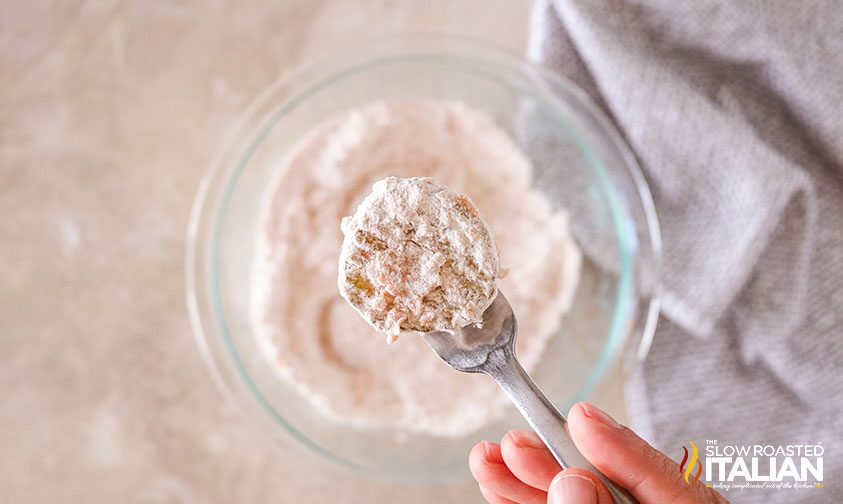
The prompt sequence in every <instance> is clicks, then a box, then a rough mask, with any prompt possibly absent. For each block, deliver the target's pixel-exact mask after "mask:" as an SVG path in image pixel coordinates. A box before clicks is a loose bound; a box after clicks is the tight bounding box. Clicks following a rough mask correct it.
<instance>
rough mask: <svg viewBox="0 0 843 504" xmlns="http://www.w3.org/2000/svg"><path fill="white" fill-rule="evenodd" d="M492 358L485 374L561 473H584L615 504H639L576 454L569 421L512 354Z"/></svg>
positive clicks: (578, 453)
mask: <svg viewBox="0 0 843 504" xmlns="http://www.w3.org/2000/svg"><path fill="white" fill-rule="evenodd" d="M496 353H497V352H496ZM490 357H491V356H490ZM495 357H497V359H490V360H495V361H497V362H494V363H493V362H487V365H486V366H485V369H484V371H485V372H486V373H487V374H489V375H490V376H491V377H492V378H494V379H495V381H496V382H498V385H499V386H500V387H501V388H502V389H503V391H504V392H505V393H506V395H507V396H509V399H510V400H511V401H512V403H513V404H515V406H516V407H517V408H518V411H520V412H521V414H522V415H523V416H524V418H525V419H527V422H528V423H529V424H530V426H531V427H532V428H533V430H535V431H536V433H537V434H538V435H539V437H540V438H541V439H542V441H544V444H545V445H547V447H548V449H549V450H550V453H552V454H553V457H554V458H555V459H556V461H557V462H559V465H560V466H562V468H563V469H567V468H568V467H578V468H581V469H587V470H589V471H591V472H593V473H594V474H596V475H597V476H598V477H599V478H600V479H601V480H602V481H603V483H605V484H606V487H608V489H609V492H610V493H611V494H612V497H614V499H615V502H616V503H617V504H637V503H638V501H637V500H635V498H634V497H633V496H632V495H631V494H630V493H629V492H628V491H627V490H625V489H623V488H621V487H619V486H617V485H616V484H615V483H614V482H612V480H610V479H609V478H607V477H606V476H604V475H603V474H602V473H601V472H600V471H598V470H597V469H596V468H595V467H594V466H593V465H592V464H591V463H590V462H589V461H588V460H586V458H585V457H584V456H583V455H582V454H581V453H580V452H579V450H577V447H576V446H575V445H574V441H573V440H572V439H571V435H570V434H568V421H567V420H565V417H564V416H563V415H562V413H560V412H559V411H558V410H557V409H556V408H555V407H554V406H553V404H551V403H550V401H548V400H547V397H545V395H544V394H543V393H542V391H541V390H539V388H538V387H537V386H536V384H535V383H534V382H533V380H532V379H531V378H530V376H529V375H528V374H527V372H526V371H524V368H522V367H521V364H519V363H518V360H517V359H516V358H515V356H514V355H513V354H512V352H510V351H507V352H503V355H502V354H501V353H497V355H495Z"/></svg>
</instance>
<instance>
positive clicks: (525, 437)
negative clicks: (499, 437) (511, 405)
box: [509, 430, 544, 448]
mask: <svg viewBox="0 0 843 504" xmlns="http://www.w3.org/2000/svg"><path fill="white" fill-rule="evenodd" d="M509 438H510V439H512V442H513V443H514V444H515V446H520V447H521V448H544V443H542V440H541V438H539V436H538V435H536V433H535V432H530V431H517V430H513V431H509Z"/></svg>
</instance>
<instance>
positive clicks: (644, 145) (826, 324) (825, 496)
mask: <svg viewBox="0 0 843 504" xmlns="http://www.w3.org/2000/svg"><path fill="white" fill-rule="evenodd" d="M529 56H530V57H531V58H532V59H534V60H537V61H539V62H541V63H543V64H545V65H546V66H548V67H550V68H552V69H554V70H557V71H558V72H560V73H562V74H564V75H566V76H567V77H568V78H569V79H571V80H572V81H574V82H575V83H577V84H578V85H579V86H580V87H582V88H583V89H584V90H585V91H586V92H587V93H588V94H590V96H591V98H592V99H593V100H594V101H595V102H596V103H597V104H598V105H599V106H600V107H602V108H603V110H604V111H605V112H606V113H607V114H608V115H609V117H610V118H612V119H613V120H614V122H615V124H616V126H617V127H618V129H619V130H620V131H621V132H622V134H623V135H624V136H625V137H626V139H627V141H628V142H629V144H630V145H631V146H632V149H633V151H634V152H635V154H636V155H637V157H638V159H639V161H640V162H641V165H642V167H643V169H644V171H645V175H646V178H647V180H648V182H649V184H650V187H651V190H652V192H653V196H654V199H655V203H656V210H657V213H658V216H659V220H660V224H661V227H662V237H663V247H664V259H663V265H662V279H661V283H662V286H661V296H662V299H663V305H662V306H663V312H662V318H661V320H660V321H659V327H658V329H657V331H656V335H655V338H654V342H653V346H652V348H651V351H650V355H649V357H648V359H647V361H646V363H645V364H644V365H643V366H642V367H641V368H640V369H639V370H638V371H637V373H636V375H635V376H633V378H632V380H631V381H630V383H629V385H628V387H627V391H626V392H627V401H628V407H629V411H630V416H631V419H632V423H633V427H635V428H636V429H637V430H638V431H639V432H640V433H642V434H643V435H644V436H645V437H647V438H648V439H649V440H650V441H652V442H653V443H654V444H655V445H656V446H657V447H658V448H660V449H662V450H663V451H665V452H666V453H668V454H669V455H672V456H674V457H677V456H680V455H681V453H682V445H683V444H685V445H687V440H698V441H699V442H701V443H702V442H704V441H703V440H705V439H716V440H718V441H719V442H720V444H726V443H772V444H776V445H777V444H793V443H799V444H801V443H815V442H820V443H823V445H824V446H825V447H826V449H825V455H824V476H825V480H826V481H825V488H820V489H806V490H779V491H765V490H758V489H746V490H741V491H736V490H731V491H729V492H727V494H726V495H727V497H728V498H730V499H732V500H734V501H736V502H843V478H842V477H841V474H843V6H841V4H840V3H839V2H836V1H825V2H821V1H801V2H790V1H766V2H710V1H699V0H682V1H676V0H639V1H636V2H620V1H617V0H538V1H537V2H536V3H535V5H534V12H533V16H532V19H531V27H530V44H529Z"/></svg>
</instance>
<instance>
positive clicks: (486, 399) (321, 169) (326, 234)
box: [250, 99, 581, 437]
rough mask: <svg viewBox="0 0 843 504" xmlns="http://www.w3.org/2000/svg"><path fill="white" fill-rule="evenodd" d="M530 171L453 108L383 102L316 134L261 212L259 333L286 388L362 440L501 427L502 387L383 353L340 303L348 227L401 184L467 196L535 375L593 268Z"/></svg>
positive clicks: (460, 108) (399, 347)
mask: <svg viewBox="0 0 843 504" xmlns="http://www.w3.org/2000/svg"><path fill="white" fill-rule="evenodd" d="M531 170H532V168H531V165H530V163H529V161H528V160H527V159H526V157H525V156H524V155H523V154H522V153H521V151H520V150H519V149H518V147H517V146H516V145H515V144H514V142H513V141H512V139H511V138H510V137H509V135H508V134H507V133H506V132H504V131H503V130H502V129H500V128H499V127H498V126H496V125H495V123H494V121H493V120H492V118H491V117H490V116H489V115H487V114H486V113H484V112H481V111H478V110H475V109H472V108H469V107H467V106H465V105H463V104H461V103H455V102H445V101H437V100H426V99H418V100H400V101H390V102H377V103H372V104H368V105H365V106H361V107H359V108H357V109H354V110H351V111H348V112H346V113H343V114H340V115H337V116H334V117H331V118H329V119H327V120H326V121H325V122H323V123H321V124H320V125H318V126H316V127H315V128H314V129H313V130H312V131H311V132H309V133H308V134H307V135H305V136H304V137H303V138H302V139H301V140H300V141H299V142H298V143H296V144H295V145H294V146H293V147H292V148H291V149H290V150H289V151H288V153H287V154H286V155H285V156H284V158H283V159H282V160H281V163H280V166H279V169H278V173H277V175H276V177H275V179H274V181H273V183H272V185H271V187H269V188H268V191H267V194H266V197H265V199H264V201H263V206H262V210H261V215H260V218H259V224H258V226H259V227H258V233H257V243H256V253H255V261H254V269H253V277H252V296H251V300H250V303H251V311H252V322H253V329H254V333H255V336H256V338H257V339H258V342H259V343H260V345H261V348H262V349H263V351H264V353H265V355H266V357H267V358H268V359H269V361H270V363H271V365H272V366H274V367H275V369H276V370H277V372H278V375H279V377H280V378H281V379H283V380H285V382H287V383H288V384H289V385H290V386H292V387H294V388H295V389H296V390H297V391H298V392H299V393H300V395H301V396H302V398H303V399H304V400H305V401H307V402H308V403H309V404H310V405H311V406H312V407H314V408H316V409H317V410H318V411H320V412H321V413H322V415H323V416H325V417H327V418H329V419H331V420H334V421H336V422H342V423H346V424H350V425H354V426H358V427H360V428H367V429H388V430H396V431H404V432H412V433H419V434H426V435H430V436H442V437H448V436H451V437H456V436H464V435H467V434H469V433H471V432H473V431H475V430H477V429H479V428H481V427H483V426H485V425H487V424H488V423H489V422H492V421H494V420H496V419H497V418H500V416H501V415H502V413H503V411H504V408H505V406H506V405H507V404H508V401H507V400H506V398H505V397H504V396H503V395H502V393H501V392H500V391H499V389H498V388H497V386H496V385H495V384H494V383H493V382H492V381H491V380H483V379H478V377H476V376H472V375H467V374H463V373H458V372H455V371H454V370H453V369H451V368H450V367H448V365H447V364H445V363H444V362H442V361H441V360H439V359H438V358H437V357H436V356H435V355H434V354H433V353H432V352H431V350H430V349H429V348H428V346H427V345H426V344H425V342H424V341H423V340H422V338H421V337H409V336H408V337H403V338H402V339H401V341H400V342H399V343H398V344H396V345H385V344H384V343H383V339H382V336H380V335H379V334H378V332H377V331H376V329H374V328H373V327H372V326H370V325H369V324H367V323H366V321H365V320H363V318H361V317H360V315H359V314H358V313H357V312H356V311H355V309H354V308H353V307H352V306H351V305H350V304H349V303H347V302H345V300H344V299H343V298H342V297H341V296H340V294H339V292H338V290H337V264H338V260H339V254H340V250H341V246H342V242H343V234H342V232H341V231H340V221H341V219H342V217H343V216H347V215H351V214H353V213H354V212H355V209H357V207H358V205H359V204H360V203H361V202H362V201H363V199H364V197H365V196H366V195H367V194H368V193H369V192H370V191H371V188H372V184H373V183H375V182H376V181H378V180H381V179H384V178H386V177H389V176H397V177H429V178H430V179H431V180H432V181H433V182H435V184H437V185H441V186H444V187H447V188H448V189H450V190H451V191H453V192H455V193H465V194H467V195H468V196H469V197H470V199H471V201H473V203H474V206H475V207H476V210H477V211H478V212H479V214H480V215H482V217H483V220H484V221H485V223H486V224H487V226H488V230H489V231H490V232H491V236H492V237H494V239H495V242H496V243H497V247H496V250H497V254H498V256H499V263H500V265H501V267H502V268H506V269H507V270H508V274H507V275H506V276H505V277H504V278H500V279H498V280H497V284H498V286H499V287H500V289H501V290H502V291H503V292H506V296H507V299H508V301H509V302H510V304H511V305H512V308H513V310H514V311H515V313H516V314H517V316H518V325H519V331H518V332H519V335H518V338H517V340H516V351H517V353H518V356H519V361H520V362H521V364H522V365H523V366H524V367H525V368H526V369H527V370H528V371H530V370H531V369H533V367H534V366H535V364H536V362H537V361H538V359H539V358H540V356H541V354H542V352H543V350H544V348H545V346H546V344H547V341H548V340H549V339H550V338H551V337H552V336H553V335H555V334H556V333H558V332H559V329H560V324H561V322H562V317H563V315H564V314H565V313H566V311H567V310H568V309H569V307H570V304H571V300H572V297H573V293H574V290H575V288H576V285H577V282H578V279H579V269H580V262H581V255H580V252H579V249H578V248H577V247H576V245H575V244H574V241H573V239H572V237H571V233H570V229H569V226H568V219H567V215H566V214H565V213H564V212H560V211H554V209H553V208H552V206H551V204H550V202H549V201H548V200H547V199H546V198H545V197H544V195H543V194H542V193H540V192H539V191H537V190H535V189H533V188H532V187H531ZM431 259H432V256H431ZM437 260H441V258H440V259H437ZM431 267H433V266H432V265H431ZM489 271H490V272H491V271H492V270H491V269H489ZM478 299H479V298H478ZM481 304H482V303H480V304H478V306H480V305H481ZM470 315H471V314H469V313H464V314H462V315H459V317H465V318H466V320H467V319H470V318H472V317H471V316H470ZM399 318H400V317H399ZM457 320H459V319H458V318H457V319H452V323H454V322H456V321H457ZM416 322H419V323H421V320H417V321H416ZM426 322H428V323H433V322H432V321H431V320H427V319H426ZM440 322H441V321H440ZM398 325H399V326H400V323H399V324H398Z"/></svg>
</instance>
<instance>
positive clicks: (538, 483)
mask: <svg viewBox="0 0 843 504" xmlns="http://www.w3.org/2000/svg"><path fill="white" fill-rule="evenodd" d="M500 449H501V455H502V456H503V460H504V463H505V464H506V466H507V467H508V468H509V469H510V471H512V473H513V474H514V475H515V477H517V478H518V479H519V480H521V481H523V482H524V483H526V484H528V485H530V486H532V487H533V488H537V489H539V490H542V491H547V486H548V485H549V484H550V480H552V479H553V477H554V476H555V475H556V474H557V473H558V472H559V471H560V470H561V467H559V464H558V463H557V462H556V459H554V458H553V455H551V453H550V451H549V450H548V449H547V447H546V446H545V445H544V443H543V442H542V441H541V439H540V438H539V437H538V435H536V434H535V433H533V432H530V431H510V432H508V433H507V434H506V435H505V436H504V437H503V439H502V440H501V448H500Z"/></svg>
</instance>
